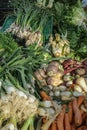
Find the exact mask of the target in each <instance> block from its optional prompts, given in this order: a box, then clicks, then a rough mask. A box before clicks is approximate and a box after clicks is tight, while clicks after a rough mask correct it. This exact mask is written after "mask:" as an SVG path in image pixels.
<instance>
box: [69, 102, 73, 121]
mask: <svg viewBox="0 0 87 130" xmlns="http://www.w3.org/2000/svg"><path fill="white" fill-rule="evenodd" d="M68 108H69V111H68V117H69V122H70V123H71V122H72V119H73V108H72V102H70V103H69V105H68Z"/></svg>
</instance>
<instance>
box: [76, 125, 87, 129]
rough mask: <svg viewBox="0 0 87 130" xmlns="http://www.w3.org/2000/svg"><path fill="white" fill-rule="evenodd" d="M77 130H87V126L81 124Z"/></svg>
mask: <svg viewBox="0 0 87 130" xmlns="http://www.w3.org/2000/svg"><path fill="white" fill-rule="evenodd" d="M77 130H87V126H85V125H84V126H80V127H79V128H77Z"/></svg>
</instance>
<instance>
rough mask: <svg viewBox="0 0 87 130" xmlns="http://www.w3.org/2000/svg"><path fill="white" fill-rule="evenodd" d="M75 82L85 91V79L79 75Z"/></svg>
mask: <svg viewBox="0 0 87 130" xmlns="http://www.w3.org/2000/svg"><path fill="white" fill-rule="evenodd" d="M76 84H78V85H79V86H80V87H81V88H82V89H83V90H84V91H85V92H86V93H87V84H86V82H85V79H84V78H83V77H79V78H78V79H77V80H76Z"/></svg>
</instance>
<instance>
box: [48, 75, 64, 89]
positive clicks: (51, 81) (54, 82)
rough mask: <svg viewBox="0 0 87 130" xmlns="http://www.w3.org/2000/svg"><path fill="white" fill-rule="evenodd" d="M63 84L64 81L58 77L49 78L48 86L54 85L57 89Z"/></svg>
mask: <svg viewBox="0 0 87 130" xmlns="http://www.w3.org/2000/svg"><path fill="white" fill-rule="evenodd" d="M61 83H63V81H62V79H60V78H57V77H56V76H54V77H48V78H47V84H48V85H52V86H54V87H57V86H58V85H60V84H61Z"/></svg>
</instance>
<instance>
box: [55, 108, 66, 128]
mask: <svg viewBox="0 0 87 130" xmlns="http://www.w3.org/2000/svg"><path fill="white" fill-rule="evenodd" d="M64 115H65V108H63V110H62V111H61V112H60V114H59V115H58V117H57V128H58V130H64Z"/></svg>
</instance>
